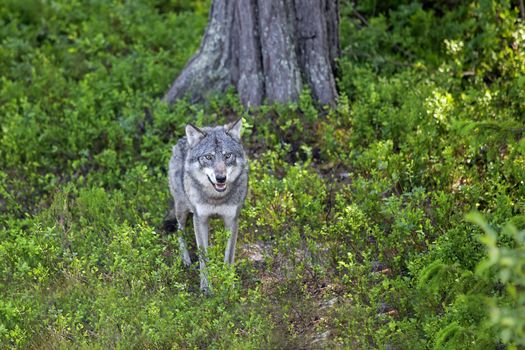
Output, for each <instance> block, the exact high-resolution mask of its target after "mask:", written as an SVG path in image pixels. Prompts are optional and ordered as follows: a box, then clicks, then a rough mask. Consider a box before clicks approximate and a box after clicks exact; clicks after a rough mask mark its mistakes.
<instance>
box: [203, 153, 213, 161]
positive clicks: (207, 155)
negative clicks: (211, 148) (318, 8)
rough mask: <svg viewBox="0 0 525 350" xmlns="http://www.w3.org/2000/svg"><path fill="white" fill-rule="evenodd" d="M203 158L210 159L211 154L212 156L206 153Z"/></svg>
mask: <svg viewBox="0 0 525 350" xmlns="http://www.w3.org/2000/svg"><path fill="white" fill-rule="evenodd" d="M204 158H205V159H206V160H211V159H212V158H213V156H212V155H211V154H206V155H205V156H204Z"/></svg>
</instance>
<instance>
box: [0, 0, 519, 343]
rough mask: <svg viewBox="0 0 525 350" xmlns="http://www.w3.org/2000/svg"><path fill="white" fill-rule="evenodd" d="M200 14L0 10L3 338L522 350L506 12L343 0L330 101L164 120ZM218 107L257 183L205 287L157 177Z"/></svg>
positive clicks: (150, 4) (44, 7)
mask: <svg viewBox="0 0 525 350" xmlns="http://www.w3.org/2000/svg"><path fill="white" fill-rule="evenodd" d="M209 5H210V1H208V0H206V1H186V0H171V1H167V0H144V1H134V2H120V1H91V2H85V1H55V2H44V1H33V0H27V1H3V2H2V3H1V4H0V42H1V45H0V72H1V74H0V76H1V77H0V125H1V128H0V347H1V348H53V349H56V348H58V349H70V348H89V349H107V348H119V349H130V348H132V349H133V348H153V349H170V348H171V349H188V348H192V349H193V348H219V349H230V348H233V349H250V348H261V347H262V348H309V347H319V348H379V349H392V348H395V349H467V348H468V349H491V348H499V347H502V346H507V347H508V348H509V349H520V348H523V347H524V346H525V344H524V340H523V339H524V334H523V329H524V325H523V317H522V316H521V315H523V314H525V310H524V302H525V301H524V299H523V297H524V295H525V293H524V290H523V289H524V288H525V287H524V282H523V279H524V276H523V263H524V261H525V257H524V256H523V245H524V242H523V239H524V233H523V229H524V228H525V219H524V218H525V201H524V198H525V186H523V184H524V182H525V171H524V169H525V135H524V132H525V130H524V127H523V125H525V120H524V116H525V103H524V101H525V93H524V91H525V89H524V87H525V80H524V78H523V76H525V55H524V52H525V50H523V48H524V45H525V39H524V38H525V36H524V33H525V28H524V25H523V20H519V19H518V17H517V14H518V12H517V9H516V8H515V4H514V3H512V4H511V3H510V2H507V1H499V2H492V1H476V2H457V1H439V2H428V1H420V2H415V1H384V2H377V1H364V2H359V4H358V5H353V4H351V3H350V2H345V1H342V2H341V28H340V29H341V46H342V55H341V57H340V59H339V76H338V87H339V92H340V98H339V101H338V105H337V106H336V107H335V108H320V107H319V106H317V105H316V104H315V102H314V101H313V100H312V98H311V95H310V93H309V92H308V91H304V92H303V93H302V95H301V96H300V99H299V101H298V102H297V103H292V104H287V105H273V106H262V107H261V108H259V109H257V110H250V111H248V110H245V109H244V108H243V107H242V105H241V103H240V102H239V99H238V98H237V96H236V95H235V93H234V92H233V91H231V92H229V93H227V94H224V95H218V96H214V97H213V98H211V99H210V100H209V101H207V103H206V104H205V105H196V104H190V103H189V102H188V101H179V102H178V103H176V104H175V105H174V106H173V107H172V108H168V107H167V106H165V105H164V104H162V103H161V102H159V101H158V100H159V98H160V97H161V96H162V94H163V93H164V92H165V90H166V89H167V87H168V86H169V84H170V82H171V79H173V78H174V77H175V76H176V74H177V72H178V71H180V70H181V69H182V68H183V67H184V65H185V64H186V62H187V60H188V59H189V58H190V56H191V55H192V54H193V52H194V51H195V50H196V49H197V47H198V44H199V40H200V36H201V33H202V32H203V30H204V26H205V25H206V21H207V11H208V8H209ZM234 116H242V117H243V118H244V125H245V126H246V127H245V130H244V135H243V139H244V140H245V145H246V147H247V149H248V153H249V156H250V158H251V165H250V166H251V168H250V192H249V195H248V199H247V202H246V206H245V208H244V209H243V211H242V218H241V221H240V226H241V227H240V232H241V237H240V238H239V242H238V246H237V256H238V259H237V262H236V264H235V265H234V266H227V265H225V264H224V263H223V262H222V259H223V256H222V254H223V251H224V247H225V244H226V240H227V232H225V231H224V230H223V229H222V227H221V225H219V224H218V223H217V225H215V223H214V230H213V234H212V237H211V238H212V242H213V245H212V247H211V248H210V252H209V264H208V274H209V276H210V279H211V281H212V285H213V295H211V296H208V297H206V296H203V295H201V293H200V292H199V290H198V271H197V269H196V266H192V267H191V268H190V269H186V268H184V267H183V266H182V263H181V260H180V257H179V252H178V244H177V237H176V235H166V234H164V233H163V232H162V229H161V227H162V220H163V217H164V215H165V213H166V211H167V209H168V206H169V201H170V198H169V191H168V188H167V180H166V168H167V163H168V160H169V158H170V151H171V146H172V145H173V144H174V143H175V142H176V140H177V139H178V138H179V137H181V136H182V135H183V133H184V126H185V124H186V123H187V122H194V123H197V124H199V125H206V124H218V123H224V122H226V121H230V120H231V119H232V118H233V117H234ZM472 210H476V211H478V212H479V213H481V215H482V217H484V218H486V219H482V217H481V216H479V215H478V216H476V215H470V216H468V221H466V220H465V215H466V213H468V212H471V211H472ZM485 220H486V221H485ZM469 221H470V222H469ZM471 222H474V223H475V225H474V224H472V223H471ZM486 222H490V223H491V224H492V226H489V225H488V224H487V223H486ZM506 223H509V224H506ZM480 237H481V239H480Z"/></svg>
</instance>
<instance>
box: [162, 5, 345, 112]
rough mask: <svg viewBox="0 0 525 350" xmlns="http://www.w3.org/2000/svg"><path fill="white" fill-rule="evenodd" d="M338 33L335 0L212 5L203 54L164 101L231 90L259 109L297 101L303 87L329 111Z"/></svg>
mask: <svg viewBox="0 0 525 350" xmlns="http://www.w3.org/2000/svg"><path fill="white" fill-rule="evenodd" d="M338 28H339V6H338V0H213V2H212V7H211V11H210V17H209V22H208V27H207V29H206V32H205V34H204V37H203V39H202V42H201V45H200V48H199V50H198V51H197V53H196V54H195V56H193V58H192V59H191V60H190V61H189V62H188V64H187V65H186V67H185V68H184V69H183V71H182V72H181V73H180V75H179V76H178V77H177V79H175V81H174V82H173V84H172V86H171V88H170V89H169V91H168V92H167V93H166V95H165V96H164V100H165V101H166V102H167V103H170V104H171V103H173V102H174V101H175V100H177V99H178V98H181V97H185V96H187V97H189V98H190V100H191V101H199V100H204V99H205V98H206V96H207V95H208V94H210V93H212V92H217V91H220V92H222V91H225V90H226V89H227V88H228V87H229V86H233V87H235V88H236V90H237V92H238V93H239V96H240V99H241V101H242V103H243V104H244V105H245V106H258V105H261V104H262V103H263V102H269V103H274V102H283V103H286V102H292V101H296V100H297V99H298V97H299V95H300V93H301V91H302V89H303V88H304V87H306V86H308V87H309V88H310V90H311V91H312V94H313V96H314V98H315V99H316V100H317V101H319V103H321V104H329V105H333V104H335V101H336V98H337V91H336V87H335V78H334V74H335V60H336V58H337V56H338V54H339V33H338Z"/></svg>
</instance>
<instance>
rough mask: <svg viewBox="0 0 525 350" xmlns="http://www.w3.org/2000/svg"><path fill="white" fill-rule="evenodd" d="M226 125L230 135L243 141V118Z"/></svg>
mask: <svg viewBox="0 0 525 350" xmlns="http://www.w3.org/2000/svg"><path fill="white" fill-rule="evenodd" d="M224 127H225V129H226V133H227V134H228V135H230V136H231V137H233V138H234V139H235V140H237V141H241V129H242V118H239V119H237V121H235V122H233V123H230V124H226V125H225V126H224Z"/></svg>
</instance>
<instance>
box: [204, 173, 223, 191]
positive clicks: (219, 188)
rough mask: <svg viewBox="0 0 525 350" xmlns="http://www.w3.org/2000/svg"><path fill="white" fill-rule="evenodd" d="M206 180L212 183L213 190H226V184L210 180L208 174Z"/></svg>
mask: <svg viewBox="0 0 525 350" xmlns="http://www.w3.org/2000/svg"><path fill="white" fill-rule="evenodd" d="M208 180H209V181H210V183H211V184H212V186H213V188H215V191H217V192H224V191H226V184H220V183H215V182H213V181H211V179H210V177H209V176H208Z"/></svg>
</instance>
